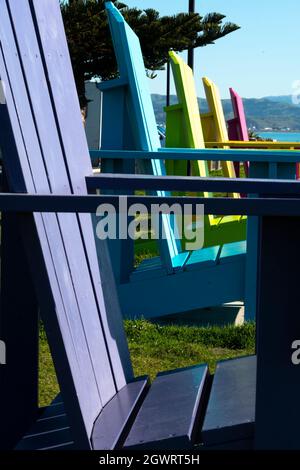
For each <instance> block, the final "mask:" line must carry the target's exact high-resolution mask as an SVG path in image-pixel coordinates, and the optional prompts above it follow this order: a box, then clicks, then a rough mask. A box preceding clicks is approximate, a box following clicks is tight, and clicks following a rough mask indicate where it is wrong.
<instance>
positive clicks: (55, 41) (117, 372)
mask: <svg viewBox="0 0 300 470" xmlns="http://www.w3.org/2000/svg"><path fill="white" fill-rule="evenodd" d="M32 3H33V10H34V13H35V18H36V25H37V30H38V34H39V38H40V44H41V48H42V51H41V52H42V54H43V60H44V64H45V68H46V75H47V77H48V79H49V81H48V86H49V89H50V93H51V95H52V99H53V103H54V110H55V117H56V119H57V123H58V134H59V137H60V140H61V143H62V151H63V155H64V158H65V164H66V168H67V172H68V176H69V184H70V190H71V192H72V193H74V194H87V189H86V182H85V177H86V176H87V175H89V174H92V166H91V160H90V157H89V151H88V146H87V141H86V136H85V132H84V127H83V126H82V118H81V113H80V107H79V102H78V97H77V91H76V87H75V80H74V76H73V71H72V66H71V60H70V56H69V51H68V46H67V41H66V36H65V31H64V26H63V21H62V17H61V13H60V6H59V2H58V1H53V0H44V1H43V2H41V1H35V0H34V1H33V2H32ZM54 51H55V52H54ZM74 136H76V139H74ZM79 225H80V230H81V231H82V238H83V244H84V249H85V251H86V254H87V259H88V268H89V271H90V278H91V281H92V287H93V291H94V293H92V294H91V296H92V297H93V296H95V297H96V304H97V306H98V312H99V315H100V317H101V323H102V326H103V329H104V334H105V342H106V344H107V347H108V351H109V359H110V361H111V364H112V370H113V376H114V381H115V383H116V385H117V389H120V388H122V387H123V386H124V385H125V384H126V381H129V380H131V379H132V377H133V372H132V367H131V362H130V357H129V351H128V346H127V341H126V337H125V331H124V328H123V323H122V317H121V313H120V308H119V306H118V302H117V296H116V295H113V292H114V291H113V289H114V281H113V277H112V275H111V274H110V271H111V267H110V262H109V258H108V255H107V249H106V247H105V244H104V243H99V244H98V259H99V264H100V268H101V269H100V270H99V265H98V260H97V250H96V244H95V236H94V229H93V224H92V220H91V217H90V216H89V215H88V214H79ZM100 272H101V273H102V275H100ZM80 274H81V276H82V275H83V272H82V270H81V269H80ZM89 282H90V281H89ZM100 286H102V289H101V287H100ZM85 294H86V296H87V297H88V299H89V301H90V297H89V295H88V292H87V290H85ZM103 297H104V298H105V302H104V301H103ZM96 342H97V340H96ZM96 354H97V353H96ZM100 357H101V364H102V356H100ZM99 360H100V358H99ZM99 365H100V364H99ZM100 367H101V365H100ZM102 381H103V382H104V381H105V378H104V377H102ZM107 382H108V381H107ZM105 401H106V400H105Z"/></svg>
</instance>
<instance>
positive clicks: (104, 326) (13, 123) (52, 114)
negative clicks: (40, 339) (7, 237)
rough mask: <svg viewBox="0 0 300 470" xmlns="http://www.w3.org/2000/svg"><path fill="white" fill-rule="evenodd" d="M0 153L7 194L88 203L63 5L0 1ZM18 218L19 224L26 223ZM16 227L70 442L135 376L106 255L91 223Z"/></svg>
mask: <svg viewBox="0 0 300 470" xmlns="http://www.w3.org/2000/svg"><path fill="white" fill-rule="evenodd" d="M0 16H1V25H0V42H1V52H0V79H1V86H2V93H1V96H2V98H1V103H0V122H1V135H0V143H1V150H2V154H3V161H4V165H5V169H6V172H7V177H8V181H9V185H10V189H11V190H12V191H15V192H28V193H32V194H35V193H38V194H65V195H67V194H86V193H87V190H86V184H85V176H87V175H89V174H91V172H92V169H91V163H90V157H89V152H88V147H87V143H86V137H85V133H84V129H83V126H82V120H81V113H80V108H79V103H78V97H77V93H76V88H75V82H74V77H73V73H72V67H71V61H70V57H69V52H68V47H67V42H66V37H65V32H64V27H63V22H62V17H61V12H60V5H59V1H58V0H19V1H18V2H15V1H14V0H7V1H5V0H0ZM20 218H21V217H20ZM21 222H22V223H20V227H21V230H22V232H23V239H24V244H25V246H26V248H27V249H28V251H29V260H30V265H31V268H32V271H33V275H34V280H35V284H36V287H37V294H38V298H39V303H40V308H41V314H42V318H43V320H44V322H45V327H46V332H47V335H48V340H49V344H50V348H51V352H52V355H53V359H54V364H55V368H56V372H57V377H58V380H59V384H60V388H61V392H62V394H63V398H64V402H65V407H66V411H67V414H68V419H69V422H70V425H71V428H72V432H73V437H74V439H75V441H76V442H77V444H78V447H79V448H89V447H90V445H91V444H90V437H91V433H92V429H93V425H94V422H95V419H96V418H97V416H98V415H99V413H100V411H101V410H102V408H103V407H104V405H105V404H106V403H108V402H109V401H110V400H111V398H112V397H113V396H114V395H115V394H116V392H117V391H118V390H120V389H121V388H122V387H123V386H124V385H125V384H126V383H127V382H128V381H129V380H131V378H132V376H133V373H132V367H131V363H130V357H129V352H128V348H127V342H126V338H125V332H124V329H123V325H122V319H121V315H120V311H119V308H118V305H117V303H116V301H115V299H116V298H117V296H116V295H114V283H113V276H112V272H111V268H110V265H109V257H108V254H107V251H106V246H105V244H103V245H102V246H101V250H100V253H99V259H100V269H99V265H98V259H97V253H96V245H95V238H94V232H93V224H92V218H91V216H90V215H78V216H77V215H76V214H47V213H45V214H40V213H35V214H34V215H33V218H28V217H24V218H23V219H22V220H21Z"/></svg>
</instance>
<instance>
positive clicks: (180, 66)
mask: <svg viewBox="0 0 300 470" xmlns="http://www.w3.org/2000/svg"><path fill="white" fill-rule="evenodd" d="M170 57H171V66H172V71H173V76H174V81H175V87H176V92H177V97H178V103H177V104H175V105H172V106H168V107H166V108H165V111H166V114H167V119H166V147H173V148H174V147H176V148H195V149H197V148H199V149H201V148H205V137H204V134H203V128H202V123H201V119H200V113H199V106H198V100H197V94H196V89H195V82H194V76H193V72H192V69H191V68H190V67H189V66H188V65H187V64H186V63H185V62H184V61H183V60H182V59H181V58H180V57H179V56H178V55H177V54H176V53H175V52H173V51H171V52H170ZM219 111H220V110H219ZM207 122H208V117H207ZM220 130H221V129H220ZM223 131H224V129H223ZM222 138H223V137H222ZM227 140H228V139H227ZM222 168H223V174H224V176H226V177H235V171H234V166H233V163H232V162H227V161H225V162H223V166H222ZM166 169H167V173H168V174H169V175H186V174H187V161H175V160H174V161H173V160H169V161H167V162H166ZM192 173H193V175H195V176H202V177H208V176H209V169H208V162H205V161H197V162H193V163H192ZM204 196H205V197H210V196H211V194H210V193H204ZM234 197H236V198H238V197H239V194H234ZM245 238H246V218H245V217H240V216H225V217H218V216H214V215H208V216H206V217H205V246H214V245H215V244H224V243H231V242H235V241H241V240H245Z"/></svg>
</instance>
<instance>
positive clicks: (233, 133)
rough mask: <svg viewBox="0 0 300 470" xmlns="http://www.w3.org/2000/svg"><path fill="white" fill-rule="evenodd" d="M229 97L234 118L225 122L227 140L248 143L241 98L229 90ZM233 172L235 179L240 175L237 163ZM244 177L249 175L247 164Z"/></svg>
mask: <svg viewBox="0 0 300 470" xmlns="http://www.w3.org/2000/svg"><path fill="white" fill-rule="evenodd" d="M229 91H230V96H231V103H232V109H233V114H234V118H233V119H230V120H228V121H227V124H228V137H229V140H234V141H237V140H240V141H245V142H248V141H249V134H248V127H247V122H246V116H245V110H244V104H243V100H242V98H241V97H240V96H239V95H238V93H237V92H236V91H235V90H234V89H233V88H230V89H229ZM234 167H235V172H236V175H237V177H239V175H240V165H239V163H238V162H235V163H234ZM244 170H245V175H246V176H248V173H249V162H244Z"/></svg>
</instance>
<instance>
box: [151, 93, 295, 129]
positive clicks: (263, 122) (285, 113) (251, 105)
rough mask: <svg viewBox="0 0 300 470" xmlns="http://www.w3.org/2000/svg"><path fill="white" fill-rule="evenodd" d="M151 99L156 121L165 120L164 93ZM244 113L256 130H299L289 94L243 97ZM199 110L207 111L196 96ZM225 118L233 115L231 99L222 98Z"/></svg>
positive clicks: (174, 97) (171, 99)
mask: <svg viewBox="0 0 300 470" xmlns="http://www.w3.org/2000/svg"><path fill="white" fill-rule="evenodd" d="M152 101H153V106H154V111H155V115H156V120H157V122H158V123H164V122H165V113H164V111H163V108H164V106H165V104H166V97H165V96H164V95H157V94H154V95H152ZM170 101H171V104H173V103H176V102H177V97H176V96H175V95H172V96H171V97H170ZM243 101H244V107H245V113H246V117H247V124H248V127H249V128H252V127H256V130H257V131H263V130H264V129H265V128H272V129H273V130H275V131H276V130H282V129H287V128H289V129H290V130H291V131H294V132H300V106H297V105H295V104H293V102H292V97H291V96H278V97H276V96H271V97H266V98H260V99H255V98H245V99H244V100H243ZM198 102H199V107H200V109H201V112H204V113H205V112H207V104H206V100H205V99H203V98H198ZM222 104H223V108H224V113H225V117H226V119H230V118H231V117H233V115H232V107H231V101H230V100H229V99H228V100H222Z"/></svg>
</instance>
